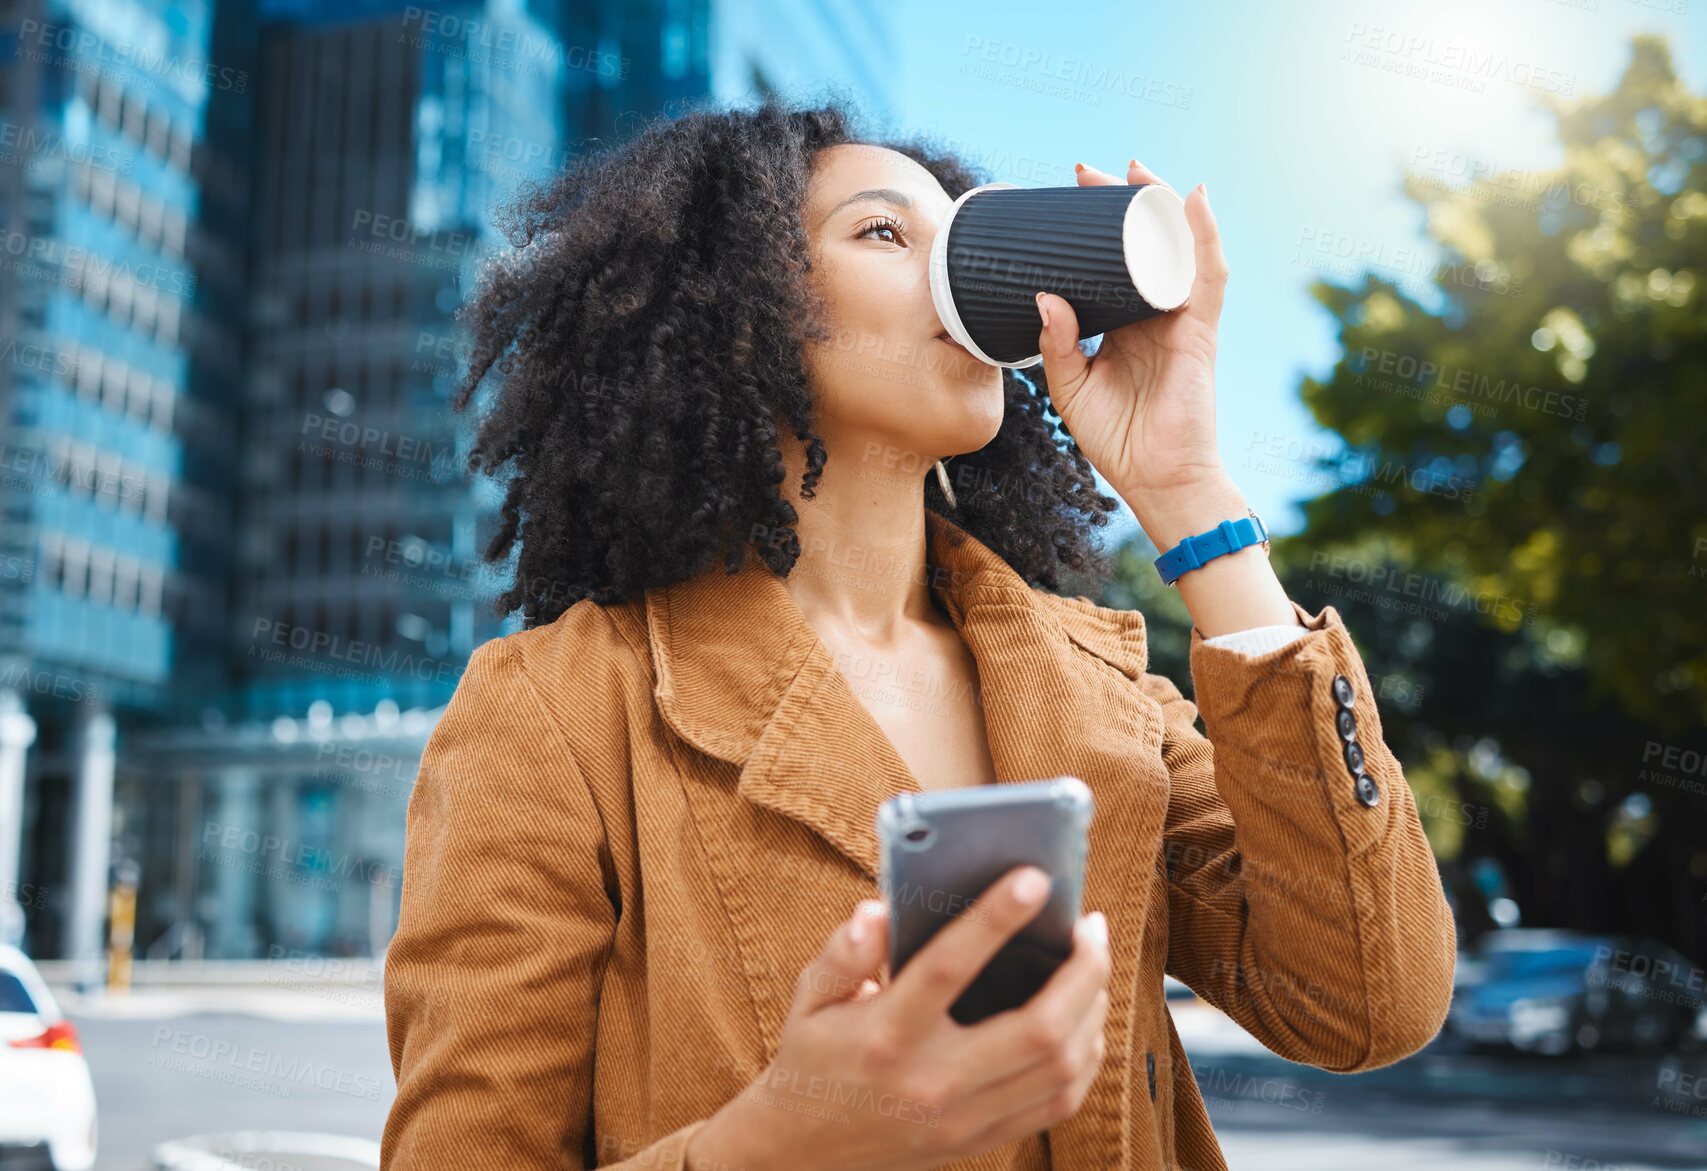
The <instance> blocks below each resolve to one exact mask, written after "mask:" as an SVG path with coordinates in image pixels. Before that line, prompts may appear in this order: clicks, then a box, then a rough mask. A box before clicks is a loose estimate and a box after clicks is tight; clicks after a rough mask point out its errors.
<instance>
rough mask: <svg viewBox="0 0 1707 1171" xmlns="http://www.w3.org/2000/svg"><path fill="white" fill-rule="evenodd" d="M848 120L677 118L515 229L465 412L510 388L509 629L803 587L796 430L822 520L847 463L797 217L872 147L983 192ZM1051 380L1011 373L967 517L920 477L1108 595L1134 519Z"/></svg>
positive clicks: (971, 176)
mask: <svg viewBox="0 0 1707 1171" xmlns="http://www.w3.org/2000/svg"><path fill="white" fill-rule="evenodd" d="M853 121H854V119H853V117H852V115H851V114H850V113H849V110H848V105H847V103H846V102H845V101H843V100H840V99H833V100H830V101H827V102H822V103H819V104H816V105H814V106H812V107H810V108H798V107H793V106H790V105H789V104H786V103H784V102H783V101H781V100H779V99H777V98H770V99H767V100H766V101H765V102H763V103H762V104H761V105H759V106H757V107H756V108H752V109H744V110H742V109H730V110H719V109H711V110H697V111H693V112H690V113H687V114H683V115H681V116H679V117H676V118H674V119H669V120H664V119H658V120H655V121H652V122H651V123H650V124H648V125H646V126H645V127H644V128H643V129H642V131H641V132H640V133H638V134H637V135H635V136H634V137H633V138H632V139H630V140H629V141H628V142H626V143H624V144H621V145H619V146H607V147H605V148H602V149H601V150H600V151H598V152H597V153H595V154H593V155H589V156H585V157H582V158H580V159H578V160H576V162H575V163H574V164H572V165H571V166H570V167H569V168H567V169H566V170H565V171H563V172H562V173H561V174H559V175H558V176H557V177H556V178H554V179H553V180H551V181H550V182H549V183H547V184H545V185H536V186H529V187H528V188H525V189H524V190H523V191H522V193H521V195H520V196H519V198H518V199H517V200H516V202H515V203H514V204H513V205H511V206H510V207H508V208H506V209H505V210H504V212H503V213H502V215H501V217H500V219H499V221H498V223H499V226H500V228H501V229H502V230H503V231H504V233H505V235H506V236H507V237H508V238H509V240H510V242H511V244H512V245H513V246H514V247H513V249H512V250H507V251H505V252H503V253H501V254H500V255H498V256H496V257H494V258H493V259H492V260H491V261H490V262H488V264H487V267H486V268H485V270H484V271H483V272H482V274H481V277H480V280H479V282H478V284H477V287H476V289H475V290H474V292H473V294H472V295H471V296H470V298H469V300H468V302H467V303H466V304H465V305H464V306H463V307H462V309H461V310H460V312H459V313H458V320H459V322H460V323H461V324H462V325H463V326H464V327H466V328H467V330H468V333H469V335H470V341H471V349H470V352H469V362H468V368H467V371H466V374H465V375H464V376H463V379H462V381H461V383H460V384H459V386H458V387H457V389H456V392H455V394H454V396H453V398H452V407H453V409H454V410H456V411H458V412H460V411H463V410H464V409H466V408H467V406H468V404H469V402H470V401H471V399H472V398H473V397H474V396H475V394H476V391H477V390H479V389H480V387H481V384H482V383H483V382H484V381H485V380H486V379H487V376H488V375H489V374H490V373H491V372H492V370H493V368H494V367H495V368H496V370H497V372H498V377H496V378H494V379H493V382H494V383H496V385H495V386H492V387H490V388H489V389H490V390H491V391H492V393H491V394H490V396H489V397H490V399H491V405H490V409H489V410H487V411H485V413H484V416H483V417H482V418H481V420H480V426H479V430H478V433H477V435H476V437H475V442H474V448H473V451H472V452H471V454H470V456H469V468H470V470H471V471H476V472H479V471H484V472H485V473H487V474H488V475H491V476H493V477H494V478H497V479H499V480H500V481H501V482H503V485H504V487H503V490H504V500H503V506H502V510H501V513H500V515H499V517H498V527H497V530H496V532H495V533H494V534H493V536H492V538H491V541H490V543H489V544H488V546H487V548H486V551H485V554H484V559H485V560H486V561H487V562H492V563H502V562H504V561H507V560H508V559H509V558H510V556H511V555H512V553H513V552H514V551H515V549H516V548H517V547H519V555H518V556H517V565H516V576H515V580H514V583H513V584H512V585H511V586H510V588H509V589H508V590H507V591H506V592H505V593H504V594H503V595H502V596H500V597H499V599H498V601H497V611H498V613H499V614H500V615H502V614H509V613H513V612H514V611H516V610H518V609H519V610H521V611H522V614H523V621H524V624H525V625H526V626H535V625H540V624H544V623H548V622H550V621H552V620H553V619H555V618H556V617H557V616H558V615H560V614H561V613H562V612H563V611H564V610H566V609H567V608H568V607H569V606H570V605H573V604H574V603H575V602H577V601H579V600H580V599H582V598H592V599H593V600H594V602H596V603H598V604H601V605H612V604H616V603H620V602H623V601H626V600H628V599H630V598H632V597H635V596H637V595H639V594H642V593H644V592H645V591H646V590H647V589H650V588H651V587H654V586H662V585H669V584H673V583H675V582H678V581H682V580H685V579H687V578H690V577H693V576H695V575H697V574H699V573H702V572H705V571H707V570H708V569H710V568H711V567H712V566H713V565H715V563H716V562H717V561H718V560H719V559H720V558H721V559H722V560H723V562H724V565H725V570H726V572H730V573H733V572H736V571H737V570H738V569H739V567H740V565H741V561H742V559H743V557H744V555H745V548H746V547H747V546H748V545H751V547H752V548H753V550H754V551H755V552H756V553H757V554H758V555H759V557H760V558H761V559H762V560H763V561H764V562H765V564H767V565H768V566H769V567H770V568H771V569H772V570H773V571H775V572H776V573H777V574H779V575H781V576H787V575H788V573H789V572H790V570H791V569H792V568H793V566H794V563H795V561H796V560H797V559H798V557H799V556H800V544H799V540H798V537H797V535H796V532H795V530H794V527H793V526H794V523H795V522H796V521H797V520H798V519H799V517H798V514H797V513H796V511H795V509H794V507H793V506H792V505H791V504H790V503H788V501H786V500H784V499H783V496H782V494H781V492H780V490H779V485H780V484H781V483H782V481H783V479H784V476H785V474H786V473H785V470H784V465H783V462H782V455H781V451H780V448H779V446H778V428H779V427H782V426H786V427H788V428H789V430H790V431H791V432H792V434H793V435H794V436H795V437H796V438H798V439H799V440H801V441H802V443H803V444H804V450H805V452H806V455H807V461H806V462H807V470H806V472H805V475H804V478H803V480H802V484H801V493H800V494H801V496H802V497H803V498H805V499H811V498H812V496H813V495H814V493H813V485H814V484H816V483H817V482H818V480H819V478H820V477H821V475H822V473H823V469H824V466H825V463H826V460H827V454H828V453H827V452H826V450H825V448H824V445H823V442H822V440H821V438H820V437H819V436H818V435H817V434H815V433H814V431H813V429H812V428H813V400H812V395H811V392H810V388H809V387H808V385H807V376H806V372H805V366H804V344H805V342H806V341H807V339H808V338H813V339H818V340H822V341H829V340H832V332H831V329H830V326H829V324H828V323H826V322H825V321H824V320H823V314H822V313H821V312H820V309H819V306H818V303H817V301H816V298H815V297H814V296H813V294H812V292H811V290H810V288H809V269H810V265H809V261H808V237H807V231H806V229H805V227H804V226H803V224H802V222H801V215H800V213H801V208H802V205H803V203H804V201H805V197H806V189H807V182H808V180H809V178H810V175H811V170H812V163H813V159H814V157H815V156H816V155H817V154H818V152H819V151H821V150H824V149H825V148H826V147H831V146H835V145H838V144H841V143H853V142H866V143H870V144H871V145H878V146H884V147H887V148H889V149H892V150H895V151H898V152H900V153H902V154H905V155H907V156H908V157H910V158H912V159H914V160H915V161H917V162H918V163H919V164H921V165H922V166H923V167H924V168H925V169H926V170H928V171H930V173H931V174H932V175H934V176H935V177H936V178H937V180H938V181H939V182H940V183H941V184H942V186H943V189H944V190H945V191H946V192H947V193H948V194H949V196H950V197H954V196H958V195H959V194H960V193H961V192H963V191H965V190H967V189H968V188H970V187H974V186H977V185H978V184H979V183H981V182H984V181H985V179H984V178H983V177H981V176H980V175H978V174H976V173H975V172H974V171H973V170H972V169H971V168H969V167H968V166H967V165H966V164H965V163H964V162H962V161H960V160H959V159H958V158H956V157H955V156H954V155H953V154H952V153H949V152H947V151H939V150H937V149H935V148H934V147H933V146H932V145H930V143H929V140H923V139H913V140H909V141H905V142H872V141H871V140H869V139H864V138H858V137H856V136H855V133H854V130H853V129H852V123H853ZM1041 371H1042V367H1041V366H1034V367H1031V368H1030V369H1029V370H1027V371H1026V372H1025V373H1024V375H1023V376H1022V375H1021V374H1020V373H1018V372H1016V371H1013V370H1006V371H1004V374H1003V389H1004V396H1005V407H1004V416H1003V420H1002V424H1001V428H1000V430H999V432H998V434H997V435H996V437H995V438H994V439H993V440H991V441H990V442H989V443H988V444H987V445H986V446H985V447H983V448H982V449H980V450H979V451H977V452H974V453H970V454H966V455H961V456H958V457H956V458H955V460H954V462H953V464H952V465H951V467H952V469H953V472H954V476H955V485H954V486H955V489H956V490H955V496H956V498H957V501H958V507H957V508H951V507H950V506H949V504H948V501H947V500H946V498H945V497H944V496H943V494H942V492H941V489H940V488H939V487H938V486H937V483H936V479H935V477H934V476H929V475H923V476H922V478H923V480H924V484H925V506H926V507H927V508H930V509H933V510H935V511H937V512H940V513H942V514H943V515H944V516H946V517H948V518H949V519H950V520H952V521H953V522H954V523H955V524H957V525H959V526H960V527H961V528H962V529H964V530H966V531H967V532H968V533H970V534H972V535H973V536H974V537H976V538H978V539H979V540H981V541H983V542H984V543H985V544H986V545H988V546H989V547H990V549H991V550H992V551H994V552H995V553H996V554H997V555H998V556H1000V557H1002V558H1003V559H1004V560H1005V561H1006V562H1007V563H1008V564H1009V565H1011V566H1012V567H1013V568H1014V570H1015V571H1016V572H1017V573H1019V574H1020V575H1021V576H1022V577H1023V578H1024V579H1025V580H1026V581H1027V582H1028V583H1029V584H1031V585H1034V586H1041V587H1043V588H1046V589H1050V590H1057V589H1059V588H1061V583H1060V579H1059V577H1058V574H1059V573H1060V572H1061V571H1062V570H1063V569H1066V570H1071V571H1074V572H1075V573H1077V574H1080V575H1083V577H1084V579H1085V580H1087V581H1100V580H1102V579H1105V578H1106V577H1107V576H1108V575H1109V573H1110V564H1109V561H1108V557H1107V554H1106V553H1105V552H1104V551H1103V550H1102V549H1101V548H1100V547H1099V546H1098V545H1097V544H1096V542H1095V541H1094V540H1093V538H1092V533H1091V529H1092V528H1094V527H1101V526H1106V525H1107V524H1108V519H1107V516H1106V514H1107V513H1109V512H1111V511H1114V510H1115V509H1117V508H1118V507H1119V503H1118V501H1116V500H1115V499H1113V498H1112V497H1109V496H1106V495H1103V494H1102V493H1101V492H1099V491H1098V489H1097V485H1096V480H1095V477H1094V474H1093V472H1092V469H1091V465H1090V462H1089V461H1088V460H1087V459H1086V458H1085V457H1084V455H1083V454H1082V453H1081V452H1080V451H1079V449H1078V446H1077V444H1076V443H1074V442H1073V440H1072V439H1071V437H1070V436H1067V435H1066V434H1065V432H1064V430H1063V429H1062V428H1061V427H1060V418H1059V416H1058V415H1057V414H1056V413H1055V411H1054V408H1053V405H1052V404H1051V403H1050V400H1049V390H1048V386H1047V384H1046V382H1045V379H1044V377H1043V375H1042V373H1041ZM482 397H483V398H485V397H487V396H482Z"/></svg>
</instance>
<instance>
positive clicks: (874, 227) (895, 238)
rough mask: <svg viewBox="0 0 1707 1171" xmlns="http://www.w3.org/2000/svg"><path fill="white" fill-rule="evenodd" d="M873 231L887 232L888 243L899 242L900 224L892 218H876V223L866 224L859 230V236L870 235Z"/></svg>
mask: <svg viewBox="0 0 1707 1171" xmlns="http://www.w3.org/2000/svg"><path fill="white" fill-rule="evenodd" d="M873 232H888V233H889V234H890V240H889V243H891V244H899V243H901V240H902V234H901V225H900V224H898V223H896V222H895V221H894V220H878V221H877V222H876V223H873V224H868V225H866V227H865V229H864V230H863V231H861V232H860V236H861V237H862V238H863V237H865V236H869V235H871V233H873Z"/></svg>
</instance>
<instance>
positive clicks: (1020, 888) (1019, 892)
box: [1014, 868, 1049, 906]
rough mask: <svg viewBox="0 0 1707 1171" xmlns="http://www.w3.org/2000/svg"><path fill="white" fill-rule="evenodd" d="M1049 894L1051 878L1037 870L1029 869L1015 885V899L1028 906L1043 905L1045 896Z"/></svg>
mask: <svg viewBox="0 0 1707 1171" xmlns="http://www.w3.org/2000/svg"><path fill="white" fill-rule="evenodd" d="M1048 893H1049V876H1048V875H1047V874H1045V873H1044V872H1043V871H1041V870H1038V869H1036V868H1030V869H1027V870H1026V871H1025V873H1023V874H1021V875H1020V876H1019V879H1018V881H1016V882H1015V883H1014V898H1016V899H1018V900H1019V901H1020V902H1021V903H1024V904H1025V905H1026V906H1030V905H1031V904H1032V903H1041V902H1042V901H1043V896H1044V895H1046V894H1048Z"/></svg>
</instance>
